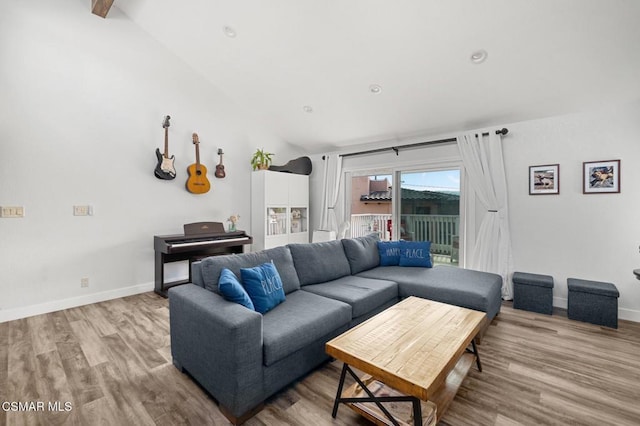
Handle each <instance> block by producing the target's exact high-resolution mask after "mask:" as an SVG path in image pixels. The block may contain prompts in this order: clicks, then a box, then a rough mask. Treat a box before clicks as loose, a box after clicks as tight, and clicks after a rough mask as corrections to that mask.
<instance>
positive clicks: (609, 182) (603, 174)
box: [582, 160, 620, 194]
mask: <svg viewBox="0 0 640 426" xmlns="http://www.w3.org/2000/svg"><path fill="white" fill-rule="evenodd" d="M582 166H583V167H582V180H583V190H582V192H583V193H584V194H602V193H617V192H620V160H608V161H585V162H584V163H582Z"/></svg>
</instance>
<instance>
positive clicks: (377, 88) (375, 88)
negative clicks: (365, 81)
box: [369, 84, 382, 95]
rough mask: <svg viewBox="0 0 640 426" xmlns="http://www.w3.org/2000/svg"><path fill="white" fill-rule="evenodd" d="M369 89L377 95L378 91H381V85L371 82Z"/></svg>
mask: <svg viewBox="0 0 640 426" xmlns="http://www.w3.org/2000/svg"><path fill="white" fill-rule="evenodd" d="M369 91H370V92H371V93H373V94H374V95H378V94H379V93H380V92H382V87H381V86H380V85H379V84H372V85H371V86H369Z"/></svg>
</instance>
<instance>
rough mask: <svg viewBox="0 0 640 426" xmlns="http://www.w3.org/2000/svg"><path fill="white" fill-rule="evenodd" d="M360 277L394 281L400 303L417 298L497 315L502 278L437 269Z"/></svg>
mask: <svg viewBox="0 0 640 426" xmlns="http://www.w3.org/2000/svg"><path fill="white" fill-rule="evenodd" d="M357 276H359V277H367V278H376V279H383V280H393V281H395V282H397V283H398V293H399V296H400V298H401V299H404V298H405V297H408V296H418V297H423V298H425V299H430V300H435V301H436V302H442V303H448V304H451V305H456V306H462V307H463V308H469V309H475V310H477V311H482V312H486V313H487V318H488V319H489V320H491V319H493V317H495V316H496V315H497V314H498V312H500V305H501V303H502V277H501V276H500V275H497V274H492V273H489V272H480V271H474V270H471V269H463V268H456V267H453V266H443V265H438V266H436V267H434V268H418V267H403V266H379V267H377V268H374V269H370V270H368V271H363V272H361V273H359V274H358V275H357Z"/></svg>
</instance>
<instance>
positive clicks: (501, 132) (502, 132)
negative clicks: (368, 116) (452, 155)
mask: <svg viewBox="0 0 640 426" xmlns="http://www.w3.org/2000/svg"><path fill="white" fill-rule="evenodd" d="M507 133H509V129H507V128H506V127H503V128H502V129H500V130H496V135H503V136H504V135H506V134H507ZM477 136H478V135H476V137H477ZM482 136H489V133H488V132H487V133H483V134H482ZM456 140H457V138H448V139H439V140H437V141H427V142H417V143H411V144H408V145H399V146H389V147H386V148H377V149H369V150H366V151H358V152H350V153H348V154H340V155H339V156H340V157H353V156H356V155H365V154H374V153H376V152H384V151H389V150H392V151H393V152H395V153H396V155H398V151H399V150H400V149H405V148H417V147H419V146H426V145H439V144H444V143H451V142H455V141H456ZM322 159H323V160H324V159H325V156H324V155H323V156H322Z"/></svg>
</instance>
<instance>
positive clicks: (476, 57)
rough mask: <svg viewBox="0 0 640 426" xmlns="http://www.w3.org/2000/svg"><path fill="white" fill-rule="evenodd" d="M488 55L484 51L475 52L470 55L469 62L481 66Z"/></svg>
mask: <svg viewBox="0 0 640 426" xmlns="http://www.w3.org/2000/svg"><path fill="white" fill-rule="evenodd" d="M487 56H488V53H487V51H486V50H482V49H481V50H476V51H475V52H473V53H472V54H471V58H470V59H471V62H473V63H474V64H481V63H483V62H484V61H485V60H486V59H487Z"/></svg>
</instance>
